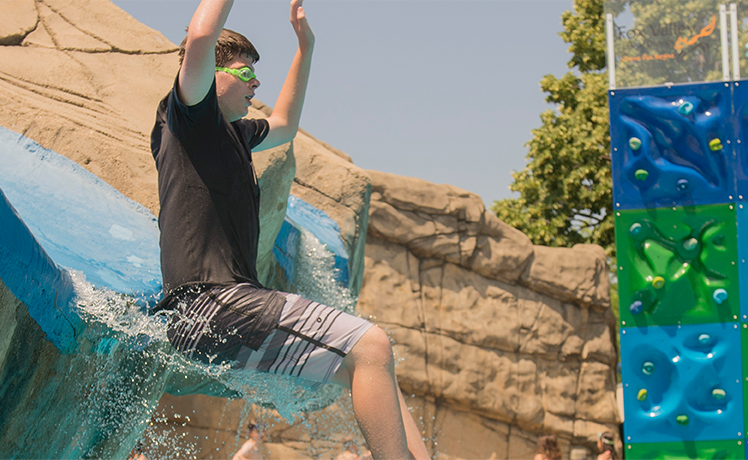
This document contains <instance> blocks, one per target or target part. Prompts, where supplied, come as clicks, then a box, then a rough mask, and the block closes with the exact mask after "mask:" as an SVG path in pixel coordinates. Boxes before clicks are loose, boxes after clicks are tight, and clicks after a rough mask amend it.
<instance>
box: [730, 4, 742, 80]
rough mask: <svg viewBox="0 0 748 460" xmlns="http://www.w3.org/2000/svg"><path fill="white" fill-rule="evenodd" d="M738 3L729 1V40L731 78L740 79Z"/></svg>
mask: <svg viewBox="0 0 748 460" xmlns="http://www.w3.org/2000/svg"><path fill="white" fill-rule="evenodd" d="M738 38H739V37H738V5H737V4H735V3H730V41H731V42H732V79H733V80H740V55H739V53H738V51H739V49H738V46H739V43H738V41H739V40H738Z"/></svg>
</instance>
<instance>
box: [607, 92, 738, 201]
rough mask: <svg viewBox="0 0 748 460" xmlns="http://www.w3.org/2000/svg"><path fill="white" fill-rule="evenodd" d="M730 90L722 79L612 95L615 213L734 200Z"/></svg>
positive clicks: (611, 125) (611, 134) (611, 123)
mask: <svg viewBox="0 0 748 460" xmlns="http://www.w3.org/2000/svg"><path fill="white" fill-rule="evenodd" d="M731 89H732V88H731V86H730V84H729V83H722V82H719V83H704V84H698V85H681V86H669V87H656V88H634V89H624V90H614V91H610V93H609V95H610V97H609V99H610V137H611V148H612V149H613V163H612V170H613V177H614V178H615V179H614V181H613V199H614V200H615V203H616V209H641V208H651V207H661V206H680V205H703V204H712V203H726V202H728V201H730V200H732V198H733V196H734V195H735V169H736V168H735V156H734V153H733V149H732V146H733V143H734V140H733V137H734V136H733V117H732V96H731Z"/></svg>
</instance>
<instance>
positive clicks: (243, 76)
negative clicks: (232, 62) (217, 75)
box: [216, 67, 257, 81]
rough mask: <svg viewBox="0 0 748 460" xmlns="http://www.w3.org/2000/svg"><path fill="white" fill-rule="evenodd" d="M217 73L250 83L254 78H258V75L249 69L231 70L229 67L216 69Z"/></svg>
mask: <svg viewBox="0 0 748 460" xmlns="http://www.w3.org/2000/svg"><path fill="white" fill-rule="evenodd" d="M216 72H226V73H228V74H231V75H233V76H235V77H237V78H238V79H239V80H241V81H249V80H251V79H253V78H257V75H255V73H254V72H253V71H252V69H250V68H249V67H242V68H241V69H229V68H228V67H216Z"/></svg>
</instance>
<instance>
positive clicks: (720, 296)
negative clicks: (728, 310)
mask: <svg viewBox="0 0 748 460" xmlns="http://www.w3.org/2000/svg"><path fill="white" fill-rule="evenodd" d="M712 298H713V299H714V301H715V302H717V304H718V305H721V304H722V302H724V301H725V300H727V291H725V290H724V289H716V290H715V291H714V294H712Z"/></svg>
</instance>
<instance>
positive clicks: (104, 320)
mask: <svg viewBox="0 0 748 460" xmlns="http://www.w3.org/2000/svg"><path fill="white" fill-rule="evenodd" d="M301 240H302V248H303V249H304V251H303V256H302V257H300V259H301V260H299V261H297V264H298V265H297V267H298V268H297V273H296V275H297V277H296V279H295V280H294V284H295V285H296V286H297V287H298V290H299V293H300V294H301V295H303V296H305V297H307V298H310V299H312V300H315V301H317V302H320V303H324V304H326V305H330V306H332V307H334V308H338V309H340V310H343V311H347V312H349V313H352V312H353V311H354V308H355V304H356V300H357V299H356V298H355V296H353V295H352V293H351V292H350V290H348V289H347V288H346V287H344V286H342V285H341V284H340V283H339V282H338V281H337V279H338V278H337V276H336V275H337V274H336V273H335V270H336V269H335V268H334V260H333V255H332V253H331V252H330V251H329V250H328V249H327V248H326V246H325V245H324V244H323V243H320V242H319V240H318V239H317V238H316V237H315V236H314V235H313V234H311V233H309V232H306V231H303V232H302V238H301ZM71 276H72V279H73V284H74V289H75V293H76V297H75V301H76V303H77V308H78V310H79V312H80V314H81V316H82V317H83V318H84V319H85V321H86V329H85V330H84V331H83V333H82V334H81V336H80V337H77V338H76V339H77V341H78V343H79V344H80V350H81V351H82V353H80V354H78V355H75V356H72V357H71V360H70V361H71V363H70V368H69V369H70V373H71V374H72V375H75V377H74V378H72V379H66V383H65V384H66V385H67V384H69V382H70V380H73V381H75V382H76V383H75V385H76V388H75V391H74V394H73V395H71V396H72V397H79V398H83V399H85V400H86V401H87V404H86V405H85V407H86V408H85V409H84V410H83V413H80V412H77V413H76V412H75V411H73V413H71V414H70V419H69V420H68V423H69V426H77V427H79V429H78V430H77V431H76V432H75V433H74V434H72V433H71V434H72V436H71V437H72V438H73V439H74V442H73V444H71V446H79V448H78V449H75V448H71V449H68V450H67V454H66V456H70V457H91V456H95V457H112V458H114V457H120V456H127V454H128V453H129V449H130V448H131V447H132V446H134V445H135V443H136V442H137V440H138V439H139V438H141V436H143V440H144V441H143V445H158V446H161V447H160V448H159V449H158V452H159V453H158V455H156V452H151V453H150V456H148V458H196V456H197V455H198V452H197V450H196V448H195V446H194V443H192V442H191V441H190V436H187V435H186V434H185V433H181V434H178V433H177V432H176V431H174V429H173V428H171V429H170V428H166V429H165V428H164V425H165V424H166V419H165V417H164V415H163V414H153V412H154V410H155V408H156V406H157V404H158V400H159V399H160V396H161V394H162V393H163V392H164V391H170V390H174V389H177V388H181V389H182V391H183V392H184V393H185V394H189V393H190V392H208V393H210V391H205V389H206V388H207V387H206V385H208V386H209V387H210V388H214V389H219V390H214V392H215V393H216V394H218V393H220V392H223V393H224V395H228V394H233V395H234V396H236V397H240V398H242V399H244V400H245V401H246V404H245V407H251V406H252V405H255V406H260V407H265V408H272V409H273V410H274V412H275V411H277V412H275V413H277V414H278V416H279V417H281V418H282V419H285V421H286V422H287V423H290V424H293V423H295V422H298V421H299V420H302V419H303V417H302V414H305V413H309V412H312V411H315V410H318V409H320V408H324V407H326V406H329V405H330V404H332V403H333V402H334V401H336V400H338V399H339V397H340V395H341V394H342V389H341V388H340V387H337V386H335V385H325V386H323V387H322V388H320V389H317V390H316V391H314V390H312V389H310V388H307V387H305V386H303V385H301V384H300V383H299V382H298V381H297V380H296V379H295V378H293V377H284V376H275V375H268V374H263V373H257V372H251V371H247V370H237V369H232V368H231V367H230V366H229V365H207V364H203V363H201V362H197V361H192V360H190V359H187V358H185V357H183V356H182V355H180V354H179V353H178V352H176V351H175V350H174V349H173V348H172V346H171V345H170V344H169V342H168V339H167V336H166V324H167V322H168V317H169V315H171V314H174V313H172V312H161V313H159V314H157V315H149V314H147V313H146V312H145V309H144V308H143V305H142V304H141V303H140V301H138V300H136V299H134V298H133V297H130V296H127V295H123V294H120V293H117V292H114V291H111V290H108V289H101V288H96V287H94V286H93V285H92V284H90V283H88V282H87V281H86V280H85V276H84V275H83V274H82V273H80V272H71ZM76 374H78V375H76ZM206 382H207V383H206ZM170 392H171V391H170ZM347 410H348V411H350V408H348V409H347ZM152 414H153V415H152ZM245 417H246V414H245ZM302 423H305V422H303V421H302ZM157 428H159V429H157ZM309 428H310V429H311V427H309ZM335 429H336V430H338V431H341V432H342V431H345V432H351V431H355V427H353V428H352V427H351V426H338V427H337V428H335ZM328 436H329V434H328ZM69 439H70V438H69ZM91 445H93V446H94V447H93V448H89V447H87V446H91ZM164 446H170V447H169V448H168V449H166V451H167V452H170V454H166V456H164V452H165V450H164ZM147 451H148V449H145V450H144V452H145V453H146V455H148V453H147Z"/></svg>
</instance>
